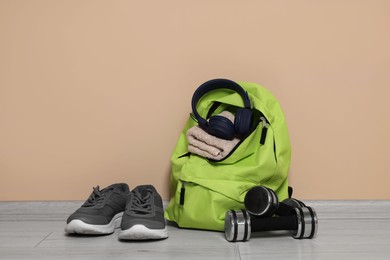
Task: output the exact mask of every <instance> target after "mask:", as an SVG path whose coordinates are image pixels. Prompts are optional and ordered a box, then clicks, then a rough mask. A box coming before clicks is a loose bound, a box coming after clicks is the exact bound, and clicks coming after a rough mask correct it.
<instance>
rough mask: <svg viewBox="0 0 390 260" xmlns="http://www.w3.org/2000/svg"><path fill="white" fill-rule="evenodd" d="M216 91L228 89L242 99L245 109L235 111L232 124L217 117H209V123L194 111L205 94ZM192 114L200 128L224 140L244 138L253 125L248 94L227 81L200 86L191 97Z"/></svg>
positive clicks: (211, 82)
mask: <svg viewBox="0 0 390 260" xmlns="http://www.w3.org/2000/svg"><path fill="white" fill-rule="evenodd" d="M217 89H230V90H233V91H235V92H237V93H238V94H240V96H241V97H242V99H243V101H244V106H245V108H238V109H237V112H236V115H235V118H234V123H232V122H231V121H230V120H229V119H227V118H226V117H223V116H218V115H216V116H211V117H210V119H209V121H207V120H206V119H204V118H202V117H201V116H200V115H199V113H198V111H197V110H196V105H197V104H198V102H199V100H200V99H201V98H202V97H203V96H204V95H206V94H207V93H209V92H211V91H214V90H217ZM192 112H193V115H194V117H195V119H196V120H197V121H198V124H199V127H200V128H202V129H203V130H204V131H206V132H207V133H209V134H211V135H213V136H216V137H218V138H222V139H225V140H232V139H233V138H234V137H235V136H238V137H243V136H245V134H247V133H248V132H249V130H250V129H251V127H252V125H253V112H252V110H251V104H250V100H249V96H248V93H247V92H246V91H245V90H244V89H243V88H242V87H241V86H240V85H238V84H237V83H236V82H234V81H231V80H228V79H212V80H209V81H207V82H205V83H203V84H202V85H200V86H199V88H198V89H197V90H196V91H195V93H194V95H193V96H192Z"/></svg>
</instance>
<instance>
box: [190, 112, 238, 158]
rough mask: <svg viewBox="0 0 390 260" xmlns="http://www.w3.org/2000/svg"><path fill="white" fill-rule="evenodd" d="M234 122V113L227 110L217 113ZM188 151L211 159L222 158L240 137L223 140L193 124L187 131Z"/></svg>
mask: <svg viewBox="0 0 390 260" xmlns="http://www.w3.org/2000/svg"><path fill="white" fill-rule="evenodd" d="M219 115H220V116H224V117H226V118H228V119H229V120H230V121H232V122H234V115H233V114H232V113H230V112H228V111H223V112H222V113H220V114H219ZM187 139H188V151H189V152H191V153H194V154H197V155H200V156H202V157H206V158H209V159H213V160H222V159H223V158H225V157H226V156H227V155H228V154H229V153H230V152H231V151H232V150H233V148H234V147H235V146H236V145H237V144H238V142H239V141H240V139H238V138H234V139H233V140H224V139H221V138H218V137H215V136H213V135H210V134H208V133H207V132H206V131H204V130H203V129H201V128H200V127H199V126H194V127H191V128H190V129H188V131H187Z"/></svg>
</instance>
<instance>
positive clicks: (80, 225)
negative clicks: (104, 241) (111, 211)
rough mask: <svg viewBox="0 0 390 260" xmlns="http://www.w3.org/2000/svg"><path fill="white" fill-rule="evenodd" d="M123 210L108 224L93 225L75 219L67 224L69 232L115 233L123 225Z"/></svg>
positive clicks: (67, 231) (66, 228) (66, 227)
mask: <svg viewBox="0 0 390 260" xmlns="http://www.w3.org/2000/svg"><path fill="white" fill-rule="evenodd" d="M122 215H123V212H120V213H118V214H116V215H115V216H114V217H113V218H112V220H111V222H110V223H108V224H106V225H91V224H87V223H85V222H83V221H81V220H79V219H74V220H72V221H71V222H69V223H68V224H67V225H66V226H65V232H66V233H68V234H83V235H105V234H111V233H114V231H115V229H116V228H119V227H120V226H121V221H122Z"/></svg>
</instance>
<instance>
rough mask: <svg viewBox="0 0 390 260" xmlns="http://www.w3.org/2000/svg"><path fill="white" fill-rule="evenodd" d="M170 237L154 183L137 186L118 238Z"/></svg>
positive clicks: (131, 195)
mask: <svg viewBox="0 0 390 260" xmlns="http://www.w3.org/2000/svg"><path fill="white" fill-rule="evenodd" d="M167 237H168V229H167V227H166V225H165V219H164V209H163V203H162V199H161V196H160V194H158V192H157V191H156V189H155V188H154V187H153V186H152V185H141V186H138V187H136V188H135V189H134V190H133V191H132V192H131V193H130V194H129V200H128V202H127V205H126V210H125V212H124V213H123V217H122V223H121V230H120V231H119V234H118V238H119V239H123V240H147V239H163V238H167Z"/></svg>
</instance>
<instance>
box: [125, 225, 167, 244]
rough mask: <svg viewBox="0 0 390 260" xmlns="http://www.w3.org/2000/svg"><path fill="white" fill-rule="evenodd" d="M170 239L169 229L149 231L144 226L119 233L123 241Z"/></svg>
mask: <svg viewBox="0 0 390 260" xmlns="http://www.w3.org/2000/svg"><path fill="white" fill-rule="evenodd" d="M167 237H168V229H167V227H165V228H164V229H149V228H147V227H145V226H144V225H134V226H132V227H131V228H129V229H126V230H121V231H119V234H118V238H119V239H123V240H148V239H164V238H167Z"/></svg>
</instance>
